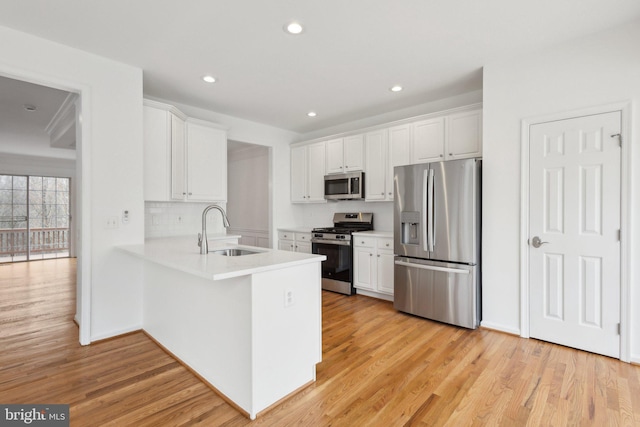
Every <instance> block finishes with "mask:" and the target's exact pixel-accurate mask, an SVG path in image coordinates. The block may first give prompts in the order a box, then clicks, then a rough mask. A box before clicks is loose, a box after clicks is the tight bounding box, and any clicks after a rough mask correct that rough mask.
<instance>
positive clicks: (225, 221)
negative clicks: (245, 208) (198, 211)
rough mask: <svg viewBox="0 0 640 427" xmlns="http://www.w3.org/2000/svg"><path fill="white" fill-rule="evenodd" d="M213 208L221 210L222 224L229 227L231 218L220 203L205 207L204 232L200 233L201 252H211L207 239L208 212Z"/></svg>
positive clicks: (203, 212) (203, 214) (203, 217)
mask: <svg viewBox="0 0 640 427" xmlns="http://www.w3.org/2000/svg"><path fill="white" fill-rule="evenodd" d="M211 209H217V210H219V211H220V214H222V225H224V227H225V228H227V227H229V220H228V219H227V214H226V213H225V212H224V209H222V208H221V207H220V206H218V205H209V206H207V207H206V208H204V211H202V233H198V246H200V253H201V254H207V253H209V242H208V241H207V213H209V211H210V210H211Z"/></svg>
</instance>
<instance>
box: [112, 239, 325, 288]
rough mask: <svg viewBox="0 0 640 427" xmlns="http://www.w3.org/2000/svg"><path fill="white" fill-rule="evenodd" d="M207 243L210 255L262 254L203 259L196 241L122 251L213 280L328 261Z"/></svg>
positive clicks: (173, 241)
mask: <svg viewBox="0 0 640 427" xmlns="http://www.w3.org/2000/svg"><path fill="white" fill-rule="evenodd" d="M226 237H227V238H229V237H230V236H229V235H226ZM207 240H209V241H210V244H209V250H210V251H211V250H215V249H222V248H240V249H248V250H254V251H259V253H256V254H251V255H243V256H225V255H217V254H213V253H209V254H207V255H201V254H200V248H199V247H198V244H197V239H196V238H195V237H194V238H185V237H167V238H157V239H147V240H145V243H144V244H141V245H126V246H119V247H118V249H119V250H122V251H124V252H127V253H129V254H132V255H135V256H137V257H140V258H143V259H145V260H147V261H151V262H155V263H157V264H160V265H163V266H165V267H170V268H173V269H176V270H179V271H183V272H185V273H189V274H193V275H196V276H200V277H204V278H206V279H211V280H224V279H229V278H232V277H239V276H247V275H250V274H254V273H260V272H263V271H270V270H278V269H281V268H286V267H289V266H294V265H301V264H306V263H311V262H320V261H324V260H325V259H326V257H325V256H324V255H312V254H305V253H301V252H289V251H281V250H277V249H267V248H257V247H253V246H245V245H236V244H232V243H225V242H220V241H216V240H215V239H212V238H209V239H207Z"/></svg>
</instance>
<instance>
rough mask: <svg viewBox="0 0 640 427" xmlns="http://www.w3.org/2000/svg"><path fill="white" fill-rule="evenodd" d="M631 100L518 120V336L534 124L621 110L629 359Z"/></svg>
mask: <svg viewBox="0 0 640 427" xmlns="http://www.w3.org/2000/svg"><path fill="white" fill-rule="evenodd" d="M631 105H632V104H631V101H625V102H618V103H613V104H606V105H599V106H594V107H588V108H583V109H577V110H571V111H564V112H558V113H552V114H545V115H540V116H535V117H527V118H525V119H522V121H521V137H520V141H521V151H520V157H521V158H520V161H521V168H520V170H521V176H520V185H521V187H520V336H521V337H523V338H529V337H530V335H529V333H530V319H529V314H530V313H529V290H530V284H529V250H530V247H529V208H530V206H529V172H530V171H529V160H530V159H529V147H530V140H529V135H530V128H531V126H533V125H537V124H541V123H546V122H551V121H560V120H567V119H572V118H576V117H582V116H589V115H597V114H603V113H610V112H614V111H620V112H621V116H622V123H621V128H620V131H621V138H622V150H621V157H620V225H621V241H620V360H622V361H623V362H630V360H631V346H630V344H631V298H630V290H631V282H630V278H631V263H630V261H629V254H630V249H631V203H630V201H631V189H632V188H631V187H632V184H631V170H632V169H631V163H632V162H631V160H632V159H631V150H630V145H631V144H630V141H631V140H632V139H631V126H630V124H631Z"/></svg>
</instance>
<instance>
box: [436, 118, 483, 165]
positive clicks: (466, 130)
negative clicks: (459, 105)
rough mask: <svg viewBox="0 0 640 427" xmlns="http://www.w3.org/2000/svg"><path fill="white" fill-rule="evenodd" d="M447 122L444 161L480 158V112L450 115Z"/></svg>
mask: <svg viewBox="0 0 640 427" xmlns="http://www.w3.org/2000/svg"><path fill="white" fill-rule="evenodd" d="M447 122H448V125H447V146H446V147H447V149H446V152H445V156H446V159H447V160H454V159H463V158H469V157H482V111H481V110H473V111H466V112H463V113H456V114H451V115H450V116H449V117H447Z"/></svg>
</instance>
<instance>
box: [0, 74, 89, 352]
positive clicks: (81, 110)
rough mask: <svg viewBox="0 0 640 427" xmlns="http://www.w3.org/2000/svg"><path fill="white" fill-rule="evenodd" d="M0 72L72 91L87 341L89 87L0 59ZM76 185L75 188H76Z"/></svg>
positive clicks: (80, 286)
mask: <svg viewBox="0 0 640 427" xmlns="http://www.w3.org/2000/svg"><path fill="white" fill-rule="evenodd" d="M0 75H2V76H4V77H8V78H11V79H15V80H21V81H25V82H29V83H34V84H38V85H42V86H48V87H52V88H55V89H60V90H64V91H67V92H72V93H76V94H77V95H78V101H77V103H76V138H77V140H78V141H77V142H76V185H77V187H76V191H75V194H76V205H75V211H74V214H75V215H74V217H75V218H76V220H75V223H76V224H77V226H76V232H77V234H76V238H77V239H78V242H77V243H78V244H77V246H76V248H77V249H76V256H77V258H78V269H77V274H76V278H77V282H78V283H77V285H76V291H77V292H76V309H77V311H76V316H75V318H74V320H75V321H76V322H77V323H78V329H79V334H78V335H79V342H80V344H81V345H89V344H91V227H90V226H91V174H90V173H89V171H90V170H91V122H92V121H91V117H92V115H91V87H90V86H89V85H88V84H84V83H80V82H78V81H75V80H66V79H63V78H60V77H57V76H54V75H52V74H46V73H42V72H36V71H31V70H29V71H27V70H25V69H21V68H15V67H12V66H9V65H6V64H2V63H0ZM78 188H79V189H78Z"/></svg>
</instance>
